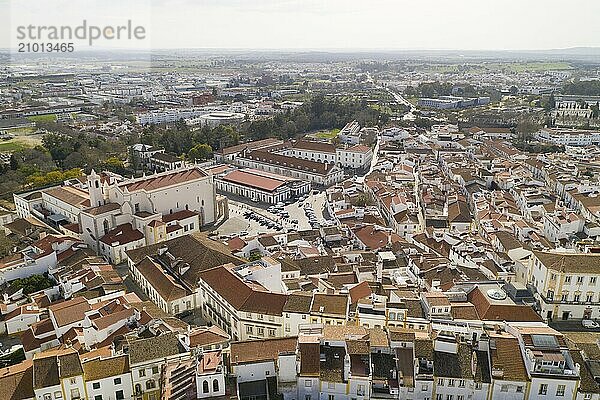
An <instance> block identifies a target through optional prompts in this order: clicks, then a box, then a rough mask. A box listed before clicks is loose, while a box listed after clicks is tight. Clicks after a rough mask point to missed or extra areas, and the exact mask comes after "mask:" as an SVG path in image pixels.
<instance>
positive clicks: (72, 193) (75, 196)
mask: <svg viewBox="0 0 600 400" xmlns="http://www.w3.org/2000/svg"><path fill="white" fill-rule="evenodd" d="M44 193H46V194H47V195H49V196H52V197H54V198H56V199H58V200H60V201H62V202H64V203H67V204H69V205H72V206H75V207H81V206H83V205H84V204H85V202H86V201H87V200H89V199H90V196H89V194H88V193H87V192H84V191H83V190H80V189H77V188H75V187H72V186H61V187H56V188H52V189H48V190H46V191H45V192H44Z"/></svg>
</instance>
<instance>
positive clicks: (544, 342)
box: [531, 335, 558, 349]
mask: <svg viewBox="0 0 600 400" xmlns="http://www.w3.org/2000/svg"><path fill="white" fill-rule="evenodd" d="M531 341H532V342H533V345H534V346H535V347H545V348H550V349H554V348H557V347H558V342H557V341H556V338H555V337H554V336H552V335H531Z"/></svg>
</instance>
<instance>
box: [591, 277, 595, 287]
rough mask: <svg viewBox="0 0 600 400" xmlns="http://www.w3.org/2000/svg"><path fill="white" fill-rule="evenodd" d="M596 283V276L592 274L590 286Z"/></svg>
mask: <svg viewBox="0 0 600 400" xmlns="http://www.w3.org/2000/svg"><path fill="white" fill-rule="evenodd" d="M595 284H596V277H595V276H590V286H594V285H595Z"/></svg>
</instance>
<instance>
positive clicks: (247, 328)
mask: <svg viewBox="0 0 600 400" xmlns="http://www.w3.org/2000/svg"><path fill="white" fill-rule="evenodd" d="M246 333H249V334H252V326H251V325H246Z"/></svg>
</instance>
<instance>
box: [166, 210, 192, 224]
mask: <svg viewBox="0 0 600 400" xmlns="http://www.w3.org/2000/svg"><path fill="white" fill-rule="evenodd" d="M196 215H199V214H198V213H197V212H195V211H191V210H181V211H177V212H174V213H172V214H165V215H163V217H162V220H163V222H166V223H169V222H172V221H181V220H182V219H186V218H190V217H193V216H196Z"/></svg>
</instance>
